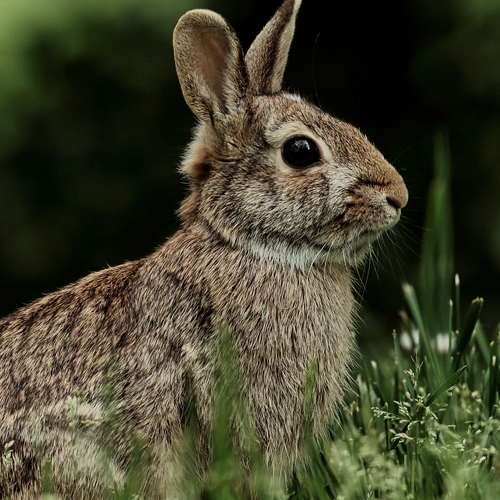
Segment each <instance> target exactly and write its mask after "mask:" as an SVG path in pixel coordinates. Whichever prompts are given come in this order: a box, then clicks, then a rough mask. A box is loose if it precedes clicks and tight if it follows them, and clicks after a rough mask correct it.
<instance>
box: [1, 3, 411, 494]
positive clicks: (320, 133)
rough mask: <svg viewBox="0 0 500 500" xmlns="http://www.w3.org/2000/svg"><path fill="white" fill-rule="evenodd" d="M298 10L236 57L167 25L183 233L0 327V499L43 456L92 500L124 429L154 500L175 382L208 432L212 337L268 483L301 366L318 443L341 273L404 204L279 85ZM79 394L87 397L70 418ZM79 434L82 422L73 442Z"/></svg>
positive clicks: (350, 133) (208, 36) (345, 346)
mask: <svg viewBox="0 0 500 500" xmlns="http://www.w3.org/2000/svg"><path fill="white" fill-rule="evenodd" d="M299 4H300V2H299V1H298V0H295V1H294V0H285V2H284V3H283V5H282V6H281V8H280V9H279V10H278V11H277V13H276V15H275V16H274V17H273V19H272V20H271V21H270V22H269V23H268V25H267V26H266V27H265V28H264V30H263V31H262V32H261V34H260V35H259V36H258V37H257V39H256V41H255V42H254V44H253V45H252V47H251V48H250V50H249V51H248V54H247V56H246V58H245V59H244V57H243V51H242V50H241V47H240V44H239V42H238V39H237V37H236V35H235V33H234V31H233V30H232V29H231V28H230V27H229V25H228V24H227V23H226V21H224V20H223V19H222V18H221V17H220V16H219V15H217V14H215V13H213V12H210V11H204V10H196V11H191V12H188V13H187V14H186V15H185V16H183V17H182V18H181V20H180V21H179V23H178V25H177V27H176V30H175V33H174V49H175V59H176V65H177V72H178V75H179V79H180V82H181V87H182V90H183V93H184V96H185V98H186V102H187V103H188V104H189V106H190V107H191V109H192V110H193V112H194V113H195V114H196V115H197V116H198V118H199V119H200V124H199V125H198V128H197V130H196V133H195V137H194V139H193V142H192V143H191V145H190V146H189V148H188V150H187V153H186V155H185V158H184V160H183V164H182V171H183V172H184V173H185V175H186V176H187V177H188V178H189V179H190V182H191V193H190V195H189V196H188V198H187V199H186V200H185V201H184V203H183V205H182V209H181V217H182V219H183V226H182V228H181V229H180V230H179V232H178V233H177V234H175V235H174V236H173V237H172V238H171V239H169V240H168V241H167V242H166V243H165V244H164V245H163V246H162V247H161V248H160V249H159V250H157V251H156V252H155V253H153V254H152V255H150V256H149V257H146V258H144V259H142V260H139V261H136V262H129V263H126V264H123V265H121V266H118V267H114V268H110V269H106V270H103V271H100V272H97V273H93V274H91V275H89V276H87V277H85V278H83V279H82V280H80V281H79V282H77V283H75V284H73V285H70V286H68V287H66V288H63V289H62V290H60V291H58V292H55V293H52V294H50V295H48V296H46V297H44V298H42V299H40V300H38V301H36V302H34V303H33V304H30V305H28V306H27V307H24V308H22V309H20V310H19V311H17V312H15V313H13V314H12V315H10V316H8V317H7V318H5V319H4V320H2V321H0V384H1V385H0V387H1V392H0V443H7V442H9V441H12V440H13V441H14V445H13V446H14V449H13V455H12V463H11V466H10V467H9V468H8V470H7V471H6V472H5V471H4V474H3V478H0V479H1V481H0V496H1V497H2V498H3V497H5V496H6V495H10V496H11V498H12V499H14V500H24V499H32V498H36V497H37V496H38V495H39V494H40V488H41V483H40V481H41V469H40V463H41V462H40V459H41V457H44V458H46V459H48V460H50V461H51V463H52V474H53V481H54V485H55V487H56V489H57V491H58V492H59V494H60V495H64V494H65V495H66V497H67V498H72V499H78V498H81V499H85V498H94V499H97V498H99V497H100V495H101V496H102V495H103V492H104V491H105V489H106V487H107V486H106V485H107V484H109V477H112V478H113V479H114V480H116V481H117V482H118V483H120V481H122V480H123V474H124V468H125V469H126V464H127V461H128V457H129V454H130V436H131V435H132V433H136V434H139V435H140V436H142V438H143V439H144V442H145V446H146V449H147V452H148V454H149V455H150V457H151V460H152V466H151V469H150V474H149V476H148V479H147V482H146V486H145V488H146V489H147V488H150V490H149V492H148V497H147V498H156V496H155V495H157V496H158V497H160V495H161V494H163V495H165V489H164V488H166V487H167V486H165V484H168V480H166V481H167V483H165V484H164V485H163V486H160V490H161V489H162V488H163V493H161V494H160V493H158V491H157V492H156V493H155V492H154V491H153V490H155V489H156V487H154V486H152V485H153V484H154V482H155V480H158V479H159V478H160V477H162V475H163V476H165V475H168V474H166V471H165V469H164V468H163V467H164V466H165V464H167V465H168V463H170V464H173V463H174V462H175V456H174V454H173V451H172V450H174V448H175V446H174V445H175V443H177V442H178V441H179V438H180V437H181V435H182V430H183V415H184V411H185V408H184V404H185V398H186V391H187V385H189V386H190V390H192V391H193V393H194V396H195V400H196V406H197V408H196V409H197V414H198V418H199V422H200V428H201V431H202V432H201V435H202V437H203V436H205V439H206V436H207V435H208V433H209V430H210V422H211V419H212V410H211V407H212V399H213V387H212V386H213V374H214V364H215V363H217V358H216V357H215V353H217V350H218V345H219V344H218V343H219V340H218V332H219V331H220V329H221V328H225V329H227V330H228V331H229V332H230V335H231V338H232V340H233V343H234V346H235V352H236V357H237V361H238V365H239V370H240V372H241V378H242V384H243V394H244V397H245V400H246V403H247V405H248V408H249V414H250V415H251V420H252V422H253V427H254V430H255V435H256V437H257V439H258V442H259V444H260V447H261V449H262V451H263V453H264V456H265V460H266V462H267V463H268V464H269V465H270V466H271V467H272V468H274V469H275V470H276V472H277V474H280V473H281V472H280V471H281V469H283V470H284V471H286V470H289V467H290V466H291V465H292V464H293V463H295V462H296V461H297V460H298V458H299V457H300V454H301V443H302V436H301V419H302V407H303V396H304V382H305V378H306V374H307V370H308V369H309V367H310V366H311V363H313V362H317V363H318V376H317V380H316V385H315V391H314V398H313V407H312V423H313V432H315V433H320V432H321V431H322V430H323V429H324V428H325V425H326V424H327V423H328V421H329V420H330V419H331V417H332V413H333V411H334V409H335V406H336V404H337V402H338V400H339V397H340V395H341V392H342V387H343V386H344V384H345V380H346V377H347V374H348V370H349V365H350V360H351V346H352V343H353V329H352V313H353V307H354V304H353V298H352V293H351V268H352V266H353V265H356V263H357V262H359V261H360V260H361V259H362V257H363V255H365V254H366V252H367V249H368V248H369V245H370V243H371V242H372V241H373V240H374V239H375V238H376V237H377V236H378V235H379V234H381V233H382V232H383V231H385V230H387V229H389V228H390V227H392V226H393V225H394V224H395V223H396V222H397V220H398V219H399V214H400V210H401V208H403V207H404V205H405V204H406V201H407V192H406V188H405V186H404V183H403V180H402V179H401V177H400V176H399V174H398V173H397V172H396V171H395V170H394V169H393V167H391V166H390V165H389V164H388V163H387V162H386V160H385V159H384V158H383V156H382V155H381V154H380V153H379V152H378V151H377V149H376V148H375V147H374V146H373V145H372V144H370V142H369V141H368V140H367V139H366V137H364V136H363V135H362V134H361V133H360V132H359V131H358V130H357V129H355V128H354V127H352V126H350V125H348V124H346V123H343V122H341V121H339V120H337V119H335V118H332V117H331V116H330V115H328V114H326V113H324V112H323V111H321V110H320V109H318V108H316V107H314V106H312V105H310V104H308V103H306V102H304V101H302V100H301V99H300V98H298V97H297V96H293V95H289V94H286V93H284V92H282V91H281V90H280V89H281V81H282V77H283V71H284V68H285V65H286V59H287V54H288V49H289V46H290V43H291V39H292V36H293V30H294V22H295V15H296V13H297V10H298V6H299ZM299 135H300V136H306V137H308V138H310V139H311V140H313V141H315V142H316V143H317V145H318V148H319V150H320V154H321V159H320V161H319V162H318V163H317V164H315V165H313V166H311V167H308V168H304V169H296V168H293V167H290V166H288V165H287V164H286V162H285V161H283V159H282V155H281V148H282V146H283V144H284V143H285V142H286V140H288V139H289V138H291V137H295V136H299ZM110 380H111V381H112V384H111V385H112V392H113V397H114V403H113V404H114V405H115V407H114V412H115V413H116V415H118V418H117V419H116V422H115V423H114V424H113V425H114V426H112V428H111V429H109V432H108V434H107V435H106V436H107V441H108V442H107V444H108V445H110V446H112V448H113V450H114V456H115V462H114V463H112V464H111V465H110V466H109V471H107V472H106V471H103V468H102V463H101V458H102V457H101V455H100V448H99V445H100V444H102V435H101V428H102V426H103V425H104V423H105V417H106V414H107V412H108V411H109V408H107V407H106V397H105V389H103V388H106V386H107V385H109V381H110ZM188 382H189V384H188ZM75 391H81V393H82V394H83V396H82V398H81V401H80V404H79V405H77V406H76V407H75V408H76V409H75V410H74V414H73V416H71V414H70V411H69V409H68V404H71V402H72V401H73V402H74V399H69V400H68V398H71V397H73V396H74V394H75ZM72 418H73V420H72ZM75 419H76V420H75ZM103 419H104V420H103ZM83 421H91V424H90V425H89V426H88V427H87V428H86V429H78V426H79V425H80V426H81V425H82V422H83ZM71 422H73V424H71ZM75 422H76V427H77V429H76V430H77V431H78V432H75ZM80 431H81V432H80ZM205 459H206V457H205ZM203 460H204V459H203V458H202V462H203ZM172 467H173V466H172ZM167 472H168V471H167ZM107 473H108V475H109V477H106V474H107ZM171 474H173V473H172V472H171ZM65 492H66V493H65Z"/></svg>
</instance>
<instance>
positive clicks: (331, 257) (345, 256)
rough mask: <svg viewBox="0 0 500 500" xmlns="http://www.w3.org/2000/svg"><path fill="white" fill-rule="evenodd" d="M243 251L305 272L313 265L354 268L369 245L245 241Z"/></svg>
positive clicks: (365, 253)
mask: <svg viewBox="0 0 500 500" xmlns="http://www.w3.org/2000/svg"><path fill="white" fill-rule="evenodd" d="M243 250H244V251H246V252H248V253H249V254H251V255H252V256H255V257H257V258H259V259H264V260H267V261H272V262H273V263H275V264H278V265H280V266H283V267H292V268H293V269H297V270H300V271H306V270H308V269H310V268H311V267H312V266H314V265H322V264H323V265H324V264H344V265H347V266H355V265H358V264H360V263H361V262H362V261H363V259H364V258H365V257H366V255H368V253H369V250H370V243H366V244H365V245H363V246H362V247H361V248H359V247H358V248H355V247H354V246H351V245H349V246H348V247H346V248H342V249H332V248H328V247H327V246H326V245H325V246H324V248H320V249H318V247H317V246H308V245H293V244H290V243H288V242H285V241H283V240H267V241H266V243H265V244H264V243H262V242H261V241H256V240H251V239H249V240H246V241H245V242H244V246H243Z"/></svg>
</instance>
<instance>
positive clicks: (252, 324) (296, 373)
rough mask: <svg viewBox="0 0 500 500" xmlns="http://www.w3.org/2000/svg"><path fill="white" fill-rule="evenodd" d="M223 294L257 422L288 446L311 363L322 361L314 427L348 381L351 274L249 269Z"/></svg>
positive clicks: (223, 320) (222, 317)
mask: <svg viewBox="0 0 500 500" xmlns="http://www.w3.org/2000/svg"><path fill="white" fill-rule="evenodd" d="M334 271H337V270H334ZM220 299H221V302H220V305H221V308H220V310H219V314H218V316H219V317H218V322H219V321H220V324H225V325H227V326H228V327H229V330H230V332H231V335H232V336H233V338H234V341H235V346H236V350H237V354H238V358H239V363H240V367H241V370H242V376H243V380H244V383H245V386H246V392H247V394H248V397H249V401H250V404H251V406H252V409H253V412H254V415H256V418H257V421H258V422H257V424H258V425H257V426H258V427H259V426H260V427H261V428H262V429H265V430H266V431H265V432H266V433H267V432H270V433H271V434H272V435H273V437H272V439H277V440H278V442H279V441H280V440H284V442H283V443H282V446H284V448H286V449H289V448H290V446H293V445H292V442H293V441H294V440H295V439H296V436H297V435H298V434H297V433H298V431H299V427H300V425H301V412H302V407H303V395H304V384H305V381H306V377H307V374H308V371H309V370H310V369H312V368H313V367H317V375H316V381H315V386H316V387H315V401H314V405H313V421H314V424H313V425H314V427H315V428H316V429H319V428H321V426H322V425H324V424H325V423H327V422H328V421H329V419H330V418H331V416H332V412H333V409H334V407H335V404H336V402H337V400H338V398H339V396H340V394H341V389H342V387H343V386H344V382H345V379H346V376H347V372H348V369H349V364H350V359H351V356H350V352H351V346H352V341H353V333H352V330H353V329H352V322H351V317H352V309H353V299H352V294H351V282H350V275H349V273H348V272H338V271H337V272H334V273H331V274H325V273H320V272H311V273H309V274H304V275H300V274H290V275H278V274H276V275H273V274H267V275H265V274H257V275H254V276H252V275H250V274H248V275H247V276H246V277H245V278H244V279H240V280H237V281H235V282H234V283H233V284H232V286H231V289H230V292H229V291H228V293H227V294H225V295H224V296H221V297H220ZM273 429H274V431H273ZM269 437H270V438H271V436H269ZM263 439H264V441H267V439H266V438H263Z"/></svg>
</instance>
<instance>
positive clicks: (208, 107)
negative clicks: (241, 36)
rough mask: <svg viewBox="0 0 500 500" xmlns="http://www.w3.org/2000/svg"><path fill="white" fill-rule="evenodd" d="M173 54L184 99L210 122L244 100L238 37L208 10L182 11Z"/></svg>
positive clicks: (233, 111)
mask: <svg viewBox="0 0 500 500" xmlns="http://www.w3.org/2000/svg"><path fill="white" fill-rule="evenodd" d="M173 42H174V58H175V66H176V70H177V75H178V77H179V81H180V84H181V88H182V93H183V94H184V99H185V100H186V103H187V104H188V106H189V107H190V108H191V110H192V111H193V113H194V114H195V115H196V116H197V117H198V118H200V119H201V120H202V121H209V122H211V123H212V124H214V123H215V122H217V121H219V120H220V119H222V120H224V118H226V117H231V116H232V115H234V114H237V113H238V110H239V109H240V108H241V106H242V105H245V104H246V99H245V98H246V95H247V92H248V76H247V70H246V65H245V59H244V55H243V50H242V48H241V45H240V42H239V40H238V37H237V36H236V34H235V32H234V31H233V29H232V28H231V26H230V25H229V24H228V23H227V22H226V20H225V19H224V18H223V17H222V16H220V15H219V14H216V13H215V12H212V11H210V10H203V9H197V10H192V11H189V12H187V13H186V14H184V15H183V16H182V17H181V18H180V19H179V21H178V23H177V26H176V27H175V29H174V37H173Z"/></svg>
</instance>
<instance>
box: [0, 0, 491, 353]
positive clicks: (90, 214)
mask: <svg viewBox="0 0 500 500" xmlns="http://www.w3.org/2000/svg"><path fill="white" fill-rule="evenodd" d="M278 5H279V1H269V0H267V1H262V0H247V1H245V2H236V1H234V0H232V1H229V0H218V1H215V0H213V1H206V0H198V1H197V0H189V1H176V2H174V1H173V0H162V1H160V0H108V1H107V2H102V1H101V0H100V1H97V0H86V1H82V2H74V1H70V0H23V1H22V2H19V1H18V0H17V1H14V0H6V1H5V2H2V5H1V6H0V315H4V314H7V313H9V312H10V311H12V310H14V309H15V308H17V307H19V306H20V305H22V304H24V303H26V302H29V301H31V300H33V299H35V298H37V297H38V296H40V295H41V294H43V293H47V292H50V291H52V290H54V289H56V288H58V287H61V286H63V285H65V284H67V283H68V282H70V281H73V280H76V279H78V278H79V277H82V276H83V275H85V274H87V273H88V272H90V271H93V270H98V269H101V268H103V267H104V266H107V265H114V264H119V263H121V262H123V261H124V260H132V259H135V258H138V257H141V256H143V255H146V254H148V253H149V252H151V251H152V250H153V249H154V248H155V247H157V246H158V245H160V244H161V243H162V242H163V241H164V240H165V238H167V237H168V236H169V235H171V234H172V233H173V232H174V231H175V230H176V228H177V227H178V219H177V217H176V209H177V207H178V205H179V202H180V200H181V199H182V197H183V195H184V194H185V192H186V186H184V185H182V183H181V180H180V176H179V175H178V174H177V172H176V167H177V164H178V161H179V157H180V154H181V153H182V151H183V148H184V146H185V145H186V143H187V141H188V140H189V138H190V130H191V127H192V125H193V124H194V118H193V117H192V116H191V115H190V112H189V110H188V108H187V106H186V105H185V104H184V101H183V99H182V95H181V92H180V89H179V86H178V83H177V79H176V76H175V73H174V63H173V56H172V49H171V33H172V29H173V26H174V24H175V22H176V20H177V19H178V17H179V16H180V15H181V14H182V13H183V12H184V11H186V10H188V9H190V8H194V7H208V8H211V9H213V10H216V11H218V12H220V13H221V14H223V15H224V16H225V17H226V18H227V19H229V21H230V22H231V23H232V24H233V26H234V27H235V28H236V30H237V32H238V33H239V35H240V39H241V41H242V44H243V46H244V48H245V49H246V48H248V46H249V45H250V43H251V41H252V40H253V38H254V37H255V35H256V34H257V33H258V31H259V30H260V29H261V27H262V26H263V25H264V24H265V22H266V21H267V20H268V19H269V18H270V17H271V15H272V14H273V13H274V11H275V10H276V8H277V7H278ZM285 88H287V89H288V90H291V91H296V92H299V93H300V94H301V95H302V96H304V97H308V98H309V99H310V100H312V101H313V102H314V103H316V104H318V105H320V106H321V107H322V108H324V109H325V110H327V111H329V112H330V113H332V114H334V115H336V116H338V117H339V118H341V119H344V120H346V121H348V122H350V123H352V124H354V125H356V126H358V127H359V128H360V129H361V130H362V131H363V132H365V133H366V134H367V135H368V137H369V138H370V139H371V140H372V141H373V142H374V143H375V144H376V145H377V146H378V148H379V149H380V150H381V151H382V152H383V154H384V155H385V156H386V157H387V158H388V159H389V160H390V161H391V162H392V163H393V164H394V165H395V167H396V168H397V169H398V170H399V171H400V172H401V173H402V175H403V177H404V178H405V180H406V182H407V185H408V188H409V192H410V203H409V205H408V207H407V209H405V211H404V219H403V221H402V223H401V225H400V226H399V228H398V230H397V233H398V234H397V235H396V236H395V237H394V238H391V239H392V240H393V241H390V240H389V239H386V242H385V244H383V245H382V246H381V249H380V250H381V251H380V252H379V256H380V257H379V259H377V262H372V263H371V264H369V265H366V266H365V267H364V268H363V269H360V270H359V275H360V279H361V281H362V282H363V283H365V284H366V285H365V286H359V287H358V288H359V290H360V293H361V294H362V299H361V300H362V303H363V314H362V318H363V324H361V325H360V330H361V332H362V334H361V340H362V342H363V344H364V345H367V346H372V345H375V344H378V343H379V341H381V340H383V339H389V340H390V338H391V337H390V333H391V331H392V329H394V328H395V327H397V326H398V324H399V319H398V315H397V314H398V312H399V310H400V309H401V308H402V307H403V305H404V301H403V298H402V293H401V283H402V282H403V281H404V280H408V281H410V282H416V281H417V272H418V266H419V260H420V256H419V255H420V241H421V238H422V232H423V231H425V230H426V229H425V228H424V209H425V204H426V196H427V189H428V185H429V182H430V179H431V178H432V173H433V137H434V135H435V133H436V131H438V130H443V129H444V130H446V131H447V132H448V134H449V140H450V147H451V159H452V178H453V180H452V186H451V187H452V196H453V217H454V235H455V268H456V271H457V272H458V273H459V274H460V277H461V282H462V298H463V301H464V303H465V302H467V301H469V300H470V299H472V298H474V297H475V296H476V295H482V296H484V297H485V299H486V304H485V311H484V321H485V323H486V326H487V328H488V329H490V330H491V329H493V328H494V327H495V325H496V322H497V321H498V320H499V318H500V311H499V310H498V309H499V307H498V306H499V305H500V290H499V287H498V282H499V281H498V279H499V274H500V225H499V221H500V204H499V203H498V201H497V200H498V196H499V195H498V193H499V189H500V1H493V0H491V1H489V2H484V1H477V0H462V1H460V2H456V1H453V0H437V1H431V0H414V1H406V0H379V1H375V0H371V1H370V0H353V1H351V2H344V1H337V0H331V1H328V2H327V1H319V0H304V1H303V5H302V7H301V11H300V13H299V18H298V23H297V29H296V36H295V40H294V43H293V45H292V51H291V55H290V58H289V64H288V69H287V73H286V75H285ZM375 341H376V342H375Z"/></svg>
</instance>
